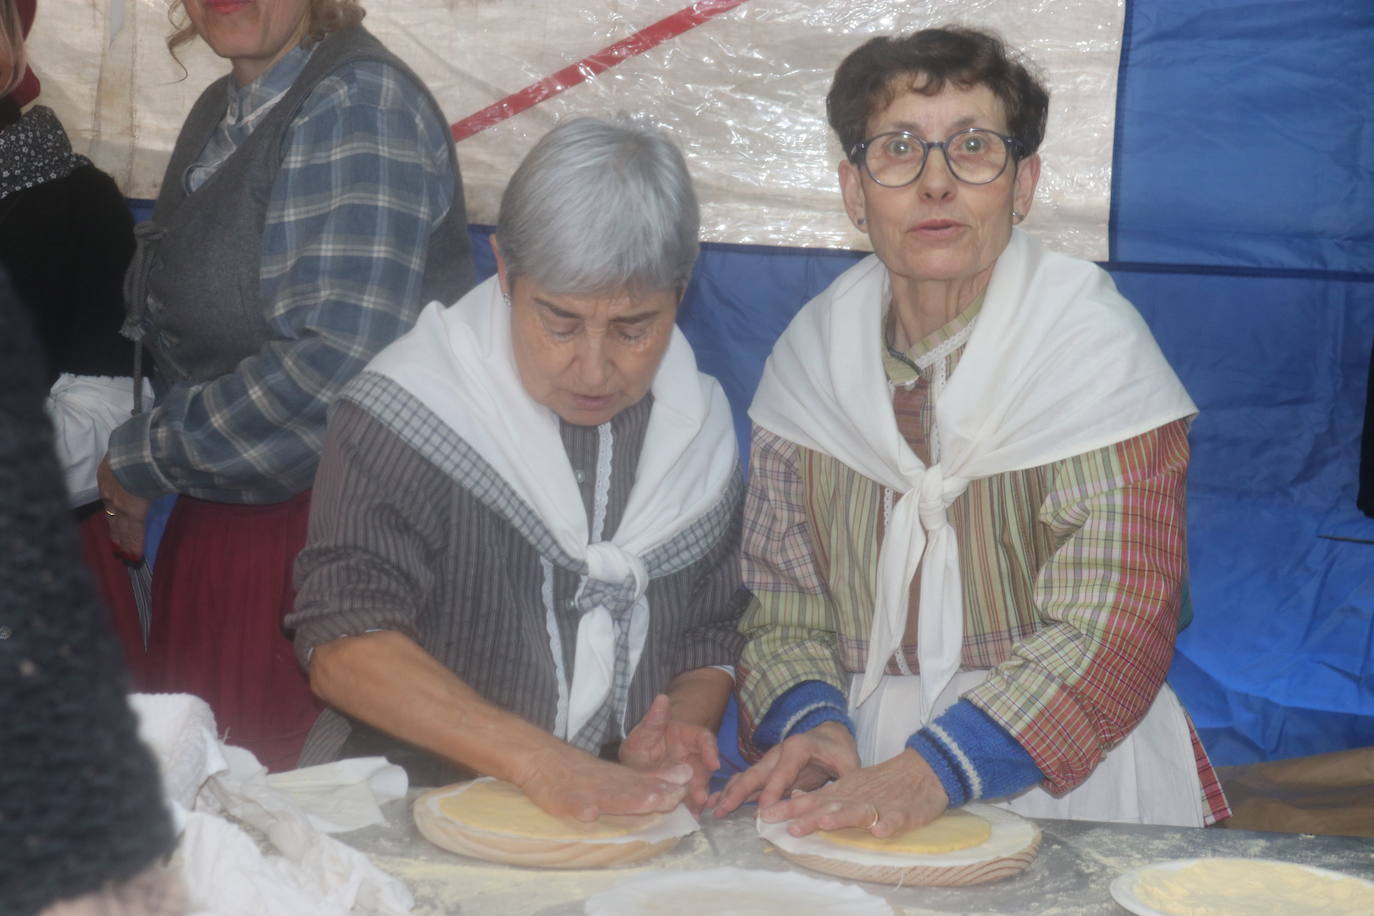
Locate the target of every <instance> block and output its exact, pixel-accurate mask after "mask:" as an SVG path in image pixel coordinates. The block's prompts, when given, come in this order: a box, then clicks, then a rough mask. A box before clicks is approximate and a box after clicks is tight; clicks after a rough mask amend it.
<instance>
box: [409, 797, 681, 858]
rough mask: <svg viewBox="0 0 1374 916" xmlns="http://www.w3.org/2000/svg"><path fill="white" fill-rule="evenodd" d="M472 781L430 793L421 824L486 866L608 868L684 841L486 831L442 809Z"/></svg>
mask: <svg viewBox="0 0 1374 916" xmlns="http://www.w3.org/2000/svg"><path fill="white" fill-rule="evenodd" d="M467 785H468V783H457V784H455V785H451V786H445V787H443V788H441V789H434V790H432V791H429V792H426V793H424V794H423V795H421V796H420V797H419V798H417V799H415V806H414V809H413V811H414V817H415V826H416V827H417V828H419V830H420V833H421V835H423V836H424V838H425V839H427V840H429V841H430V842H431V843H433V844H434V845H436V846H439V847H441V848H443V849H447V850H449V851H450V852H456V853H459V854H460V855H465V856H471V857H473V858H475V859H482V860H483V861H486V862H499V863H502V864H504V865H525V866H530V867H534V868H607V867H611V866H618V865H631V864H633V863H635V862H642V861H644V860H645V859H650V858H653V857H654V856H656V855H659V854H661V853H664V852H667V851H668V850H670V849H672V848H673V847H674V846H676V845H677V844H678V843H679V842H680V841H681V839H682V837H680V836H672V837H668V838H666V839H656V840H653V841H639V840H635V839H634V838H633V836H631V837H625V838H618V839H616V840H615V841H609V840H592V839H578V840H565V839H558V840H550V839H537V838H531V837H524V836H519V835H516V834H509V833H501V832H497V831H492V830H481V829H477V828H474V827H470V826H468V825H466V824H461V823H459V822H458V821H455V820H453V819H452V818H450V817H447V816H445V815H444V814H442V813H441V812H440V810H439V804H438V803H439V802H440V801H441V800H442V799H443V798H446V797H448V796H451V795H453V794H455V793H457V792H461V791H462V790H463V789H464V788H466V787H467Z"/></svg>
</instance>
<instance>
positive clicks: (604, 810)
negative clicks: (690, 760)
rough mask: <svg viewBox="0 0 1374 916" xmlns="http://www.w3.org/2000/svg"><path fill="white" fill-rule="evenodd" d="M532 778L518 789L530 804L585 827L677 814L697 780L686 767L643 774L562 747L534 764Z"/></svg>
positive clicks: (677, 766) (530, 771)
mask: <svg viewBox="0 0 1374 916" xmlns="http://www.w3.org/2000/svg"><path fill="white" fill-rule="evenodd" d="M527 773H528V775H526V776H524V777H523V778H521V779H518V780H516V784H517V785H518V786H520V788H521V790H523V791H524V793H525V795H527V796H528V797H529V799H530V801H532V802H534V803H535V804H536V805H538V806H539V807H541V808H543V809H544V810H545V811H547V812H549V813H550V814H556V815H558V816H560V817H574V818H577V819H578V820H579V821H594V820H596V819H597V818H598V817H600V816H601V815H603V814H650V813H653V812H666V811H671V810H673V809H674V808H676V807H677V806H678V803H679V802H681V801H682V799H683V796H685V795H686V794H687V783H688V782H689V781H690V780H691V778H692V768H691V767H690V766H687V765H686V764H678V765H675V766H667V767H662V768H660V769H656V770H654V771H652V772H648V773H640V772H637V771H635V770H632V769H630V768H629V767H626V766H622V765H620V764H618V763H611V762H610V761H608V760H601V759H599V758H597V757H593V756H592V755H591V754H588V753H587V752H586V751H583V750H580V749H578V748H575V747H573V746H572V745H570V744H563V743H562V742H559V746H557V747H554V748H551V749H550V750H549V751H547V752H546V753H543V754H540V755H538V757H536V758H534V759H532V760H531V761H530V765H529V766H528V767H527Z"/></svg>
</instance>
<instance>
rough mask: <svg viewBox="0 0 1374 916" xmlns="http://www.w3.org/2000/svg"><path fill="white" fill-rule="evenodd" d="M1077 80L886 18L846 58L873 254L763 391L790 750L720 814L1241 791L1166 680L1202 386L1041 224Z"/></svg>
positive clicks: (761, 669) (1184, 807)
mask: <svg viewBox="0 0 1374 916" xmlns="http://www.w3.org/2000/svg"><path fill="white" fill-rule="evenodd" d="M1048 102H1049V99H1048V94H1047V92H1046V90H1045V89H1044V87H1043V86H1042V85H1041V84H1040V83H1039V81H1038V80H1037V79H1036V78H1035V77H1034V76H1033V75H1032V74H1031V73H1030V72H1029V71H1028V70H1027V68H1026V66H1025V65H1024V64H1022V63H1020V62H1019V61H1018V59H1017V58H1016V57H1015V56H1014V55H1011V54H1009V53H1008V51H1007V49H1006V48H1005V47H1004V46H1003V45H1002V43H1001V42H1000V41H999V40H997V39H996V38H994V37H992V36H990V35H987V34H985V33H983V32H979V31H974V30H969V29H958V28H949V29H927V30H923V31H920V32H916V33H914V34H911V35H907V36H901V37H895V38H888V37H883V38H876V39H873V40H872V41H870V42H868V43H867V44H865V45H863V46H862V47H860V48H859V49H858V50H856V51H855V52H853V53H852V54H851V55H850V56H849V57H848V58H847V59H846V60H845V61H844V62H843V63H842V64H841V65H840V68H839V70H838V71H837V72H836V75H835V80H834V84H833V86H832V87H831V90H830V94H829V97H828V99H827V109H828V113H829V118H830V124H831V126H832V127H833V128H834V129H835V131H836V133H837V134H838V135H839V138H840V142H841V144H842V146H843V148H844V150H845V151H846V154H847V157H848V158H847V159H846V160H845V161H844V162H842V163H841V164H840V167H839V177H840V186H841V189H842V191H843V195H844V203H845V209H846V212H847V213H848V214H849V217H850V219H851V220H853V222H854V224H855V225H856V226H857V227H859V228H860V229H861V230H862V231H864V232H866V233H867V234H868V236H869V238H870V240H871V241H872V244H873V251H874V254H873V256H872V257H870V258H867V259H866V260H864V261H861V262H860V263H859V264H857V265H856V266H855V267H853V268H852V269H850V270H848V271H847V272H845V273H844V274H843V275H841V276H840V277H839V278H838V279H837V280H836V281H835V282H834V283H833V284H832V285H831V286H830V287H829V288H828V289H827V290H825V291H824V292H823V293H822V294H821V295H820V296H818V297H817V298H816V299H814V300H813V301H811V302H810V303H809V304H808V305H807V306H806V307H805V308H804V309H803V310H802V311H801V312H800V313H799V314H798V316H797V317H796V319H795V320H794V321H793V322H792V324H791V326H789V327H788V329H787V330H786V332H784V334H783V335H782V337H781V338H780V339H779V341H778V343H777V345H776V346H775V348H774V350H773V354H772V356H771V358H770V359H769V362H768V366H767V368H766V370H765V372H764V377H763V381H762V383H761V384H760V386H759V389H758V393H757V395H756V396H755V399H754V403H753V407H752V409H751V411H750V414H751V416H752V418H753V420H754V424H755V425H754V434H753V443H752V449H751V452H752V454H751V459H750V479H749V486H748V492H747V496H746V502H745V535H744V545H743V567H742V568H743V574H744V580H745V584H746V585H747V586H749V587H750V588H751V589H752V590H753V592H754V595H755V600H754V602H753V603H752V605H751V606H750V608H749V609H748V611H747V612H746V614H745V617H744V620H743V622H742V624H741V628H742V630H743V631H744V633H745V635H746V637H747V639H748V643H747V646H746V648H745V651H744V654H743V657H742V659H741V664H740V666H739V669H738V672H739V674H738V677H739V690H740V696H741V699H742V704H741V705H742V710H743V714H742V717H741V719H742V723H743V728H744V731H745V732H746V734H745V737H746V739H747V740H746V752H747V753H752V754H754V755H761V756H759V757H758V762H757V763H756V764H755V765H754V766H753V767H752V768H751V769H749V770H748V771H746V772H744V773H742V774H739V775H737V776H736V777H735V778H734V779H733V780H732V781H731V783H730V784H729V785H728V786H727V787H726V789H725V790H724V791H723V792H722V793H721V795H720V796H719V798H717V799H715V800H714V806H715V811H716V813H717V814H718V815H723V814H724V813H726V812H728V811H729V810H731V809H733V808H734V807H736V806H737V805H739V804H741V803H742V802H743V801H745V800H746V799H748V798H750V797H754V796H757V797H758V801H759V804H760V806H761V809H762V816H763V817H764V819H765V820H769V821H781V820H788V819H790V820H792V825H791V827H790V830H791V832H792V833H794V834H796V835H802V834H806V833H810V832H812V831H814V830H816V829H831V828H836V827H861V828H867V829H868V830H870V831H871V832H872V833H873V834H874V835H875V836H880V837H881V836H888V835H891V834H892V833H894V832H896V831H899V830H903V829H906V828H909V827H915V826H918V825H920V824H922V823H925V822H927V821H929V820H931V819H933V818H934V817H936V816H937V815H939V814H940V813H941V812H943V811H944V810H945V809H946V808H953V807H958V806H959V805H962V804H964V803H965V802H969V801H973V800H977V799H986V800H998V801H999V802H1001V803H1005V804H1006V805H1007V806H1008V807H1010V808H1011V809H1013V810H1015V811H1018V812H1021V813H1024V814H1027V815H1032V816H1044V817H1069V818H1080V819H1092V820H1116V821H1131V822H1146V823H1169V824H1192V825H1199V826H1200V825H1203V824H1205V823H1211V822H1212V821H1214V820H1217V819H1219V818H1221V817H1225V816H1226V815H1227V814H1228V811H1227V808H1226V803H1225V800H1224V798H1223V797H1222V795H1221V792H1220V789H1219V787H1218V785H1217V782H1216V778H1215V776H1214V774H1213V772H1212V767H1211V765H1210V763H1209V762H1208V760H1207V756H1206V754H1205V752H1204V751H1203V749H1202V747H1201V745H1200V744H1199V743H1198V740H1197V735H1196V733H1195V732H1194V730H1193V728H1192V726H1191V723H1190V722H1189V720H1188V718H1187V715H1186V713H1185V712H1184V711H1183V709H1182V708H1181V706H1180V705H1179V702H1178V700H1177V698H1176V697H1175V696H1174V694H1173V692H1172V691H1171V690H1170V689H1169V688H1168V686H1167V685H1165V683H1164V677H1165V674H1166V672H1167V670H1168V667H1169V662H1170V659H1171V658H1172V655H1173V646H1174V635H1175V633H1176V632H1177V630H1178V628H1179V627H1180V625H1182V624H1183V623H1186V622H1187V620H1188V619H1189V617H1190V611H1191V608H1190V605H1189V602H1188V598H1187V595H1188V591H1187V564H1186V559H1185V528H1186V525H1185V511H1184V485H1185V477H1186V472H1187V466H1188V439H1187V432H1188V423H1189V421H1190V419H1191V417H1192V416H1193V415H1194V413H1195V412H1196V408H1195V407H1194V405H1193V403H1192V401H1191V400H1189V398H1188V395H1187V392H1186V391H1184V389H1183V387H1182V385H1181V384H1180V383H1179V381H1178V379H1177V378H1176V377H1175V376H1174V373H1173V372H1172V371H1171V370H1170V368H1169V366H1168V364H1167V363H1166V362H1165V360H1164V358H1163V356H1162V355H1161V354H1160V352H1159V349H1158V347H1157V346H1156V344H1155V342H1154V340H1153V339H1152V337H1151V336H1150V333H1149V330H1148V329H1147V328H1146V327H1145V325H1144V323H1143V322H1142V321H1141V319H1140V317H1139V315H1138V314H1137V313H1136V312H1135V310H1134V309H1133V308H1132V307H1131V305H1130V303H1128V302H1126V301H1125V300H1124V299H1123V298H1122V297H1121V296H1120V295H1119V294H1118V293H1117V292H1116V289H1115V288H1114V286H1113V284H1112V281H1111V279H1110V278H1109V277H1108V275H1107V274H1106V273H1104V272H1103V271H1101V270H1100V269H1098V268H1097V267H1095V266H1094V265H1092V264H1090V263H1086V262H1082V261H1077V260H1074V259H1071V258H1068V257H1064V256H1062V255H1059V254H1055V253H1054V252H1051V251H1048V250H1046V249H1045V248H1044V247H1042V246H1041V245H1040V243H1039V242H1037V241H1036V240H1035V239H1034V238H1033V237H1031V236H1029V235H1027V234H1025V233H1023V232H1021V231H1020V230H1018V229H1016V228H1014V227H1015V226H1016V225H1017V224H1018V223H1020V222H1021V221H1022V220H1023V219H1024V218H1025V215H1026V213H1027V212H1029V210H1030V207H1031V204H1032V201H1033V198H1034V195H1035V186H1036V181H1037V179H1038V178H1039V175H1040V159H1039V157H1038V155H1037V153H1036V150H1037V149H1038V147H1039V145H1040V141H1041V138H1042V136H1043V134H1044V128H1045V121H1046V111H1047V108H1048ZM827 782H828V785H823V784H825V783H827ZM796 790H808V791H806V792H801V791H796ZM810 790H814V791H810ZM789 796H790V797H789Z"/></svg>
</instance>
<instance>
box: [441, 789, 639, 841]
mask: <svg viewBox="0 0 1374 916" xmlns="http://www.w3.org/2000/svg"><path fill="white" fill-rule="evenodd" d="M439 811H440V813H442V814H443V815H444V816H445V817H447V818H449V819H450V820H453V821H456V822H457V823H459V824H463V825H465V826H467V827H469V828H471V829H473V830H484V831H489V832H492V833H504V834H508V835H511V836H519V837H528V838H530V839H536V840H604V839H608V838H611V837H622V836H628V835H629V834H631V833H637V832H638V831H640V830H643V829H645V828H646V827H649V826H651V825H652V824H654V823H656V822H657V821H658V820H660V819H661V818H662V815H661V814H633V815H621V814H603V815H602V816H601V817H600V818H598V819H597V820H595V821H592V822H590V823H588V822H584V821H579V820H577V819H576V818H571V817H558V816H557V815H553V814H549V813H548V812H547V811H545V810H544V809H542V808H540V807H539V806H538V805H536V804H535V803H534V802H532V801H530V800H529V799H528V798H526V797H525V793H524V792H521V791H520V789H519V787H517V786H514V785H511V784H510V783H508V782H501V781H500V780H495V779H483V780H478V781H477V782H474V783H472V784H471V785H470V786H469V787H468V788H466V789H464V790H463V791H461V792H457V793H454V794H453V795H449V796H448V797H446V798H443V799H441V800H440V802H439Z"/></svg>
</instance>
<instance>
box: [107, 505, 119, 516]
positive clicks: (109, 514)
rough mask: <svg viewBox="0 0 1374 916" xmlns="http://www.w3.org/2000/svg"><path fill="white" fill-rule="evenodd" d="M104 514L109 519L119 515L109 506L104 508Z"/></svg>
mask: <svg viewBox="0 0 1374 916" xmlns="http://www.w3.org/2000/svg"><path fill="white" fill-rule="evenodd" d="M105 514H106V515H108V516H109V517H110V518H114V517H115V516H116V515H118V514H119V513H118V512H116V511H115V510H113V509H111V508H110V507H109V506H106V507H105Z"/></svg>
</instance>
